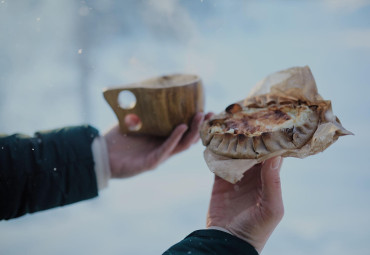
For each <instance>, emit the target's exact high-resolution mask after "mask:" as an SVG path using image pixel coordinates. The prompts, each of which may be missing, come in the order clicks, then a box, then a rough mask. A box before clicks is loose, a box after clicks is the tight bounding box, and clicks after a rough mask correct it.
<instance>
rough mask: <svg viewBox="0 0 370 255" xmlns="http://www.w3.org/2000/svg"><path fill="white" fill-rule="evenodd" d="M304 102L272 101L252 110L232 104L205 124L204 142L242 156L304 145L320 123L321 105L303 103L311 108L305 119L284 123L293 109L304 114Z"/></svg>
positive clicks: (225, 153) (221, 151)
mask: <svg viewBox="0 0 370 255" xmlns="http://www.w3.org/2000/svg"><path fill="white" fill-rule="evenodd" d="M300 104H301V102H296V103H295V104H292V102H290V103H289V104H283V105H276V104H271V105H270V106H268V107H266V108H261V109H258V110H257V111H252V112H248V111H242V108H241V107H240V105H238V104H232V105H230V106H229V107H227V108H226V111H225V112H223V113H221V114H219V115H216V116H214V117H213V118H212V119H211V120H209V121H207V122H205V123H204V124H203V126H202V129H201V134H200V135H201V138H202V142H203V144H204V145H205V146H207V147H208V149H210V150H211V151H212V152H214V153H215V154H218V155H221V156H226V157H231V158H242V159H257V158H261V157H264V156H266V155H268V154H270V153H273V152H276V151H280V150H291V149H298V148H301V147H302V146H303V145H304V144H305V143H306V142H307V141H308V140H309V139H310V138H311V137H312V135H313V133H314V132H315V130H316V128H317V126H318V122H319V111H318V109H317V106H304V107H301V108H302V109H308V108H309V110H306V112H308V113H305V114H306V115H307V116H306V119H304V122H300V123H293V122H292V124H291V125H290V126H289V127H285V126H284V123H285V122H286V121H289V120H290V119H292V114H288V112H289V110H290V109H294V111H292V112H294V113H295V114H296V115H300V114H302V112H303V110H301V108H300ZM297 109H298V110H297ZM247 110H248V109H247ZM293 117H294V116H293ZM280 126H281V128H279V127H280ZM213 128H217V130H216V131H214V129H213Z"/></svg>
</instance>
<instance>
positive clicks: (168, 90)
mask: <svg viewBox="0 0 370 255" xmlns="http://www.w3.org/2000/svg"><path fill="white" fill-rule="evenodd" d="M123 91H130V92H131V93H133V94H134V95H135V97H136V104H135V106H134V107H133V108H130V109H125V108H123V107H122V106H121V104H120V102H119V94H120V93H121V92H123ZM103 94H104V98H105V99H106V100H107V102H108V104H109V105H110V106H111V107H112V109H113V111H114V113H115V114H116V116H117V118H118V121H119V126H120V130H121V132H122V133H124V134H147V135H156V136H168V135H170V134H171V132H172V131H173V129H174V128H175V127H176V126H178V125H179V124H182V123H185V124H188V125H190V123H191V120H192V118H193V116H194V114H195V113H197V112H200V111H203V108H204V94H203V85H202V81H201V80H200V78H199V77H198V76H196V75H188V74H175V75H168V76H161V77H155V78H152V79H149V80H145V81H142V82H139V83H134V84H130V85H125V86H122V87H117V88H108V89H105V90H104V92H103ZM128 114H134V115H137V116H138V117H139V118H140V120H141V123H140V125H139V126H137V129H136V130H133V129H132V128H129V127H128V126H127V125H126V124H125V117H126V116H127V115H128Z"/></svg>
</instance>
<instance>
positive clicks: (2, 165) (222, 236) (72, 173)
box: [0, 126, 257, 255]
mask: <svg viewBox="0 0 370 255" xmlns="http://www.w3.org/2000/svg"><path fill="white" fill-rule="evenodd" d="M96 136H98V131H97V130H96V129H95V128H93V127H91V126H78V127H68V128H62V129H57V130H51V131H46V132H38V133H36V134H35V136H34V137H29V136H25V135H21V134H15V135H11V136H1V135H0V220H3V219H11V218H16V217H19V216H22V215H24V214H26V213H33V212H37V211H41V210H46V209H49V208H53V207H57V206H63V205H67V204H71V203H74V202H78V201H81V200H85V199H89V198H92V197H95V196H97V195H98V190H97V182H96V176H95V170H94V160H93V156H92V151H91V144H92V141H93V140H94V138H95V137H96ZM122 252H123V254H124V251H122ZM170 254H173V255H183V254H184V255H185V254H192V255H206V254H207V255H208V254H219V255H239V254H240V255H241V254H243V255H244V254H245V255H257V252H256V250H255V249H254V248H253V247H252V246H251V245H249V244H248V243H246V242H244V241H243V240H241V239H239V238H237V237H235V236H232V235H230V234H227V233H225V232H222V231H218V230H198V231H195V232H193V233H192V234H190V235H189V236H187V237H186V238H185V239H184V240H182V241H181V242H179V243H177V244H175V245H174V246H172V247H171V248H170V249H168V250H167V251H166V252H165V253H164V255H170Z"/></svg>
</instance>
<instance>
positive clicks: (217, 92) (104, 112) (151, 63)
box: [0, 0, 370, 255]
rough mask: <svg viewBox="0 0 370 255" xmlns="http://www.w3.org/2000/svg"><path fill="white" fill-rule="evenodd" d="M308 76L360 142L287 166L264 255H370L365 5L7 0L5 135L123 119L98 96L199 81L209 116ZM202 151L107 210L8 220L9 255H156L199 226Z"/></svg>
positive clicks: (369, 10) (354, 1) (118, 187)
mask: <svg viewBox="0 0 370 255" xmlns="http://www.w3.org/2000/svg"><path fill="white" fill-rule="evenodd" d="M303 65H309V66H310V67H311V70H312V72H313V75H314V76H315V79H316V83H317V85H318V89H319V92H320V94H321V95H322V96H323V97H324V98H326V99H330V100H332V103H333V110H334V113H335V114H336V115H338V117H339V118H340V120H341V121H342V123H343V125H344V127H346V128H347V129H348V130H350V131H352V132H353V133H355V136H347V137H343V138H340V139H339V140H338V141H337V142H336V143H335V144H334V145H332V146H331V147H329V148H328V149H327V150H326V151H325V152H324V153H321V154H319V155H316V156H313V157H309V158H306V159H303V160H302V159H294V158H287V159H286V160H285V162H284V166H283V169H282V182H283V193H284V202H285V207H286V213H285V216H284V219H283V221H282V222H281V224H280V225H279V226H278V228H277V229H276V231H275V232H274V234H273V236H272V237H271V239H270V240H269V242H268V244H267V246H266V247H265V249H264V251H263V254H274V255H278V254H295V255H306V254H307V255H308V254H316V255H324V254H325V255H327V254H336V255H342V254H343V255H347V254H368V253H369V251H370V243H369V240H370V230H369V229H370V219H369V218H370V199H369V197H370V196H369V195H370V167H369V165H370V160H369V148H368V147H369V144H370V134H369V130H370V100H369V96H368V95H369V94H370V86H369V85H370V84H369V81H370V1H368V0H323V1H308V0H307V1H289V0H280V1H264V2H263V3H262V2H261V1H241V0H238V1H227V0H187V1H185V0H182V1H180V0H148V1H143V0H141V1H138V0H128V1H118V0H117V1H114V0H91V1H72V0H65V1H48V0H27V1H26V0H1V1H0V133H8V134H12V133H16V132H21V133H26V134H29V135H31V134H33V133H34V132H35V131H37V130H45V129H51V128H57V127H62V126H68V125H79V124H84V123H89V124H91V125H93V126H95V127H97V128H99V129H100V130H101V132H104V130H106V129H108V128H109V127H110V126H112V125H114V124H115V123H116V121H117V120H116V117H115V115H114V114H113V112H112V110H111V109H110V108H109V106H108V104H107V103H106V102H105V101H104V99H103V96H102V89H103V88H104V87H108V86H117V85H121V84H127V83H131V82H136V81H141V80H143V79H145V78H149V77H152V76H158V75H162V74H171V73H175V72H181V73H195V74H198V75H199V76H201V77H202V79H203V82H204V85H205V89H206V110H207V111H213V112H219V111H221V110H223V109H224V108H225V107H226V106H227V105H229V104H230V103H231V102H234V101H237V100H240V99H242V98H243V97H245V96H246V95H247V94H248V92H249V90H250V89H251V88H252V87H253V85H254V84H255V83H256V82H258V81H259V80H260V79H262V78H263V77H265V76H266V75H268V74H270V73H273V72H276V71H279V70H282V69H285V68H289V67H292V66H303ZM202 152H203V147H202V145H201V144H200V143H198V144H197V145H195V146H193V147H192V148H191V149H190V150H188V151H187V152H185V153H182V154H180V155H177V156H175V157H173V158H172V159H170V160H169V161H167V162H166V163H165V164H163V165H161V166H160V167H158V169H156V170H155V171H153V172H150V173H146V174H143V175H140V176H137V177H134V178H130V179H125V180H114V181H111V182H110V185H109V187H108V188H107V189H106V190H104V191H102V192H101V193H100V195H99V197H98V198H96V199H92V200H88V201H85V202H81V203H78V204H74V205H70V206H67V207H64V208H57V209H53V210H49V211H45V212H40V213H37V214H34V215H28V216H24V217H21V218H19V219H14V220H10V221H2V222H0V254H55V255H56V254H133V255H136V254H137V255H144V254H161V253H162V252H163V251H164V250H166V249H167V248H168V247H169V246H171V245H172V244H174V243H176V242H178V241H179V240H181V239H182V238H184V237H185V236H186V235H187V234H189V233H190V232H191V231H193V230H196V229H201V228H204V226H205V217H206V212H207V207H208V200H209V196H210V191H211V185H212V182H213V176H212V174H211V173H210V172H209V170H208V169H207V166H206V164H205V163H204V160H203V157H202Z"/></svg>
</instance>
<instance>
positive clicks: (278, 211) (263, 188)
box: [207, 157, 284, 253]
mask: <svg viewBox="0 0 370 255" xmlns="http://www.w3.org/2000/svg"><path fill="white" fill-rule="evenodd" d="M281 164H282V158H281V157H275V158H272V159H269V160H266V161H265V162H264V163H263V164H257V165H255V166H253V167H252V168H251V169H249V170H248V171H246V172H245V174H244V177H243V179H242V180H241V181H239V182H238V183H236V184H231V183H229V182H227V181H225V180H223V179H221V178H220V177H218V176H215V182H214V185H213V191H212V197H211V202H210V206H209V210H208V215H207V227H211V226H217V227H222V228H224V229H226V230H228V231H230V232H231V233H232V234H233V235H235V236H237V237H239V238H241V239H243V240H245V241H247V242H248V243H249V244H251V245H253V246H254V248H255V249H256V250H257V251H258V252H259V253H260V252H261V251H262V249H263V247H264V246H265V244H266V242H267V240H268V238H269V237H270V235H271V234H272V232H273V231H274V229H275V227H276V226H277V225H278V223H279V222H280V220H281V219H282V217H283V215H284V206H283V200H282V194H281V183H280V167H281Z"/></svg>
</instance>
